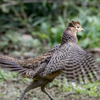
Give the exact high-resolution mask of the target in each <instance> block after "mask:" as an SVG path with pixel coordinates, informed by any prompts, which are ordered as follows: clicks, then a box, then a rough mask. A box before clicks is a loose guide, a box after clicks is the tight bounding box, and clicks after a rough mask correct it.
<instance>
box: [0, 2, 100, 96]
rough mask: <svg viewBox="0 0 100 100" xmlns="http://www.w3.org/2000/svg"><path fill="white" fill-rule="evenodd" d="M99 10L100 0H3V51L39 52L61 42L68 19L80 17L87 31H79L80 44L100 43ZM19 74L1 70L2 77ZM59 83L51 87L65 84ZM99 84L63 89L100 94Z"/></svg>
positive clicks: (0, 11) (0, 7) (0, 32)
mask: <svg viewBox="0 0 100 100" xmlns="http://www.w3.org/2000/svg"><path fill="white" fill-rule="evenodd" d="M27 1H28V0H27ZM32 1H34V0H32ZM48 1H49V0H48ZM99 12H100V1H99V0H84V1H83V0H75V1H74V0H64V2H62V3H48V2H47V0H44V1H43V2H41V3H39V2H38V0H37V2H33V3H23V2H22V0H0V52H2V53H5V54H9V53H11V54H15V55H30V56H35V55H36V53H39V52H42V51H43V50H44V49H48V48H51V47H53V46H54V45H57V44H59V43H60V42H61V36H62V33H63V31H64V29H65V27H66V26H67V23H68V22H69V21H70V20H73V19H74V20H78V21H80V23H81V25H82V27H83V28H84V29H85V32H80V33H78V39H79V45H81V46H82V47H83V48H85V49H87V48H94V47H100V13H99ZM43 46H44V47H45V48H43ZM33 50H34V51H33ZM23 52H24V53H23ZM31 52H32V53H31ZM33 52H35V53H33ZM15 77H17V75H16V73H13V74H11V73H5V72H4V71H3V70H0V81H3V80H7V79H9V78H15ZM59 83H60V82H58V80H56V81H53V83H52V84H50V85H49V87H52V86H53V85H58V86H61V85H60V84H59ZM98 87H100V82H98V83H97V82H95V83H94V84H90V83H88V85H85V86H82V87H74V86H72V85H69V86H67V87H66V86H63V88H61V89H62V91H70V92H72V91H74V92H75V93H78V94H79V93H82V94H84V95H86V94H87V95H89V96H95V97H100V88H99V90H98ZM0 96H2V94H0Z"/></svg>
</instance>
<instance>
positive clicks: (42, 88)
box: [41, 84, 54, 100]
mask: <svg viewBox="0 0 100 100" xmlns="http://www.w3.org/2000/svg"><path fill="white" fill-rule="evenodd" d="M46 85H47V84H44V85H42V86H41V90H42V92H44V93H45V94H46V95H48V97H49V98H50V100H54V98H53V97H52V96H51V95H50V94H49V93H48V92H47V91H46V90H45V86H46Z"/></svg>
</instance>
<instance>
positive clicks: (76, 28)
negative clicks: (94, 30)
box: [68, 20, 84, 33]
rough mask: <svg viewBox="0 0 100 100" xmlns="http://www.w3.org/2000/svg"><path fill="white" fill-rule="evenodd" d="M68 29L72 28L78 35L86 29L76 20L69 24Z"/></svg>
mask: <svg viewBox="0 0 100 100" xmlns="http://www.w3.org/2000/svg"><path fill="white" fill-rule="evenodd" d="M68 27H69V28H71V30H72V31H73V32H75V33H78V32H80V31H84V29H83V28H82V27H81V24H80V22H79V21H74V20H72V21H70V22H69V23H68Z"/></svg>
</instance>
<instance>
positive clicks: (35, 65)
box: [0, 20, 99, 100]
mask: <svg viewBox="0 0 100 100" xmlns="http://www.w3.org/2000/svg"><path fill="white" fill-rule="evenodd" d="M80 31H84V29H83V28H82V27H81V24H80V22H79V21H75V20H72V21H70V22H68V25H67V27H66V28H65V30H64V32H63V35H62V38H61V43H60V44H58V45H57V46H55V47H54V48H53V49H51V50H49V51H48V52H47V53H45V54H43V55H41V56H37V57H34V58H30V59H26V60H19V59H15V58H12V57H8V56H4V55H0V67H2V68H4V69H6V70H8V71H11V72H17V73H18V75H19V76H22V77H27V78H31V79H33V81H32V83H31V84H30V85H29V86H28V87H27V88H26V89H25V90H24V92H23V94H22V96H21V98H20V100H23V98H24V96H25V94H26V93H27V92H28V91H30V90H32V89H35V88H37V87H40V88H41V90H42V92H44V93H45V94H46V95H47V96H48V97H49V98H50V100H54V98H53V97H52V96H51V95H50V94H49V93H48V92H47V91H46V89H45V87H46V85H48V84H49V83H51V82H52V81H53V80H54V79H55V78H56V77H57V76H59V75H61V74H64V75H65V77H66V78H67V80H68V81H75V82H77V83H80V81H83V83H84V84H85V83H86V78H87V79H88V80H89V81H90V82H91V83H92V82H94V81H96V80H98V71H99V70H98V67H97V66H96V62H95V60H94V59H93V57H92V56H91V55H89V54H88V53H87V52H85V51H84V50H83V49H82V48H81V47H80V46H78V38H77V33H78V32H80Z"/></svg>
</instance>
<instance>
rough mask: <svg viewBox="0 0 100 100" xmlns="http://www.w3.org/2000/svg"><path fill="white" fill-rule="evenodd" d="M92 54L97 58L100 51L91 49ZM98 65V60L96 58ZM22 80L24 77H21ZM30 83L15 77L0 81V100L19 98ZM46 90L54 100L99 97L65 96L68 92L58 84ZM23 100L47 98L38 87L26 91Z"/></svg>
mask: <svg viewBox="0 0 100 100" xmlns="http://www.w3.org/2000/svg"><path fill="white" fill-rule="evenodd" d="M89 52H90V51H89ZM91 53H92V54H93V56H94V57H95V58H96V59H97V58H100V52H97V51H96V52H94V51H91ZM97 62H98V65H99V66H100V61H99V60H98V61H97ZM23 80H24V79H23ZM29 84H30V81H16V80H15V79H7V80H5V81H1V82H0V94H1V95H0V100H19V97H20V96H21V94H22V93H23V91H24V89H25V88H26V87H27V86H28V85H29ZM47 91H48V92H49V93H50V94H51V95H52V96H53V97H54V99H55V100H100V98H94V97H89V96H85V95H81V94H78V95H70V96H68V97H66V94H67V93H68V92H62V91H61V89H60V88H59V87H58V86H53V87H51V88H50V87H49V86H47ZM24 100H49V98H48V96H46V95H45V94H44V93H43V92H41V90H40V88H37V89H34V90H31V91H30V92H28V93H27V94H26V95H25V97H24Z"/></svg>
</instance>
